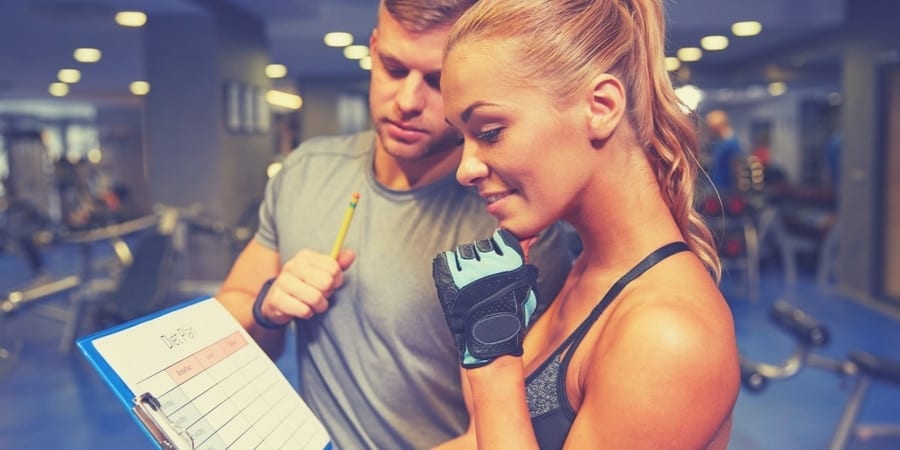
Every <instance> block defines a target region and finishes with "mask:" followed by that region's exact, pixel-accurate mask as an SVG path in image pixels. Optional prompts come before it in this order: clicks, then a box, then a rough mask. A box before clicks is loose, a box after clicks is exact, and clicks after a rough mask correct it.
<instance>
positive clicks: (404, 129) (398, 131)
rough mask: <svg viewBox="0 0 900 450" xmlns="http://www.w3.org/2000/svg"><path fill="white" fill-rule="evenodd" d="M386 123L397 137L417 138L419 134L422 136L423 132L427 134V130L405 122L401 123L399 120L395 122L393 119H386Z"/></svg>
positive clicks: (390, 131)
mask: <svg viewBox="0 0 900 450" xmlns="http://www.w3.org/2000/svg"><path fill="white" fill-rule="evenodd" d="M385 123H387V125H388V126H387V129H388V132H389V133H390V134H391V135H393V136H395V137H400V138H415V137H417V136H421V135H422V134H425V130H422V129H420V128H416V127H413V126H409V125H404V124H401V123H398V122H394V121H392V120H386V121H385Z"/></svg>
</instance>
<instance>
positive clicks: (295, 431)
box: [89, 298, 330, 450]
mask: <svg viewBox="0 0 900 450" xmlns="http://www.w3.org/2000/svg"><path fill="white" fill-rule="evenodd" d="M92 344H93V347H94V349H95V350H96V352H97V353H99V355H100V356H102V358H103V359H104V360H105V361H106V363H107V364H108V365H109V367H110V368H111V369H112V370H114V371H115V372H116V375H118V377H119V378H120V379H121V381H122V383H124V385H125V386H126V387H127V388H128V389H129V390H130V391H131V393H132V394H133V395H134V396H141V395H142V394H145V393H146V394H149V395H150V396H152V397H153V398H155V400H157V401H158V405H159V409H160V411H161V413H163V414H164V415H165V418H166V419H167V420H166V422H167V423H166V424H165V425H166V426H169V425H171V427H172V428H171V429H172V430H174V431H175V432H176V433H178V434H179V435H180V438H181V439H179V440H178V442H176V444H177V445H176V447H177V448H179V449H180V448H181V447H187V448H197V449H208V450H214V449H282V448H287V449H315V450H321V449H323V448H328V447H329V446H330V443H329V442H330V440H329V437H328V434H327V432H326V431H325V428H324V426H322V424H321V423H320V422H319V420H318V419H317V418H316V417H315V416H314V415H313V413H312V411H310V410H309V408H308V407H307V405H306V404H305V403H304V402H303V400H302V399H301V398H300V396H299V395H297V392H296V391H295V390H294V389H293V387H292V386H291V385H290V383H289V382H288V381H287V380H286V379H285V378H284V375H283V374H282V373H281V371H280V370H279V369H278V367H277V366H276V365H275V364H274V363H273V362H272V360H270V359H269V357H268V356H266V354H265V353H264V352H263V351H262V349H261V348H260V347H259V346H258V345H257V344H256V342H255V341H253V339H252V338H251V337H250V336H249V335H248V334H247V333H246V331H244V329H243V327H241V326H240V324H239V323H238V322H237V321H236V320H235V319H234V318H233V317H232V316H231V314H229V313H228V311H226V310H225V308H224V307H223V306H222V305H221V304H219V302H218V301H217V300H215V299H214V298H209V299H204V300H201V301H197V302H195V303H192V304H189V305H187V306H184V307H181V308H178V309H175V310H172V311H169V312H166V313H164V314H162V315H159V316H157V317H153V318H150V319H147V320H145V321H142V322H140V323H137V324H135V325H132V326H129V327H127V328H124V329H121V330H118V331H115V332H112V333H110V334H106V335H104V336H101V337H97V338H95V339H93V340H92ZM89 357H90V356H89ZM114 389H115V386H114Z"/></svg>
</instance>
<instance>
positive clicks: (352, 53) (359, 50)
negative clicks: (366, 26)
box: [344, 45, 369, 59]
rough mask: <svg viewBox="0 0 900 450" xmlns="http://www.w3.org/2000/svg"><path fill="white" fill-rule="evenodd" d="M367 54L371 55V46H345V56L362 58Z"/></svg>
mask: <svg viewBox="0 0 900 450" xmlns="http://www.w3.org/2000/svg"><path fill="white" fill-rule="evenodd" d="M366 56H369V47H366V46H365V45H350V46H348V47H344V58H347V59H362V58H364V57H366Z"/></svg>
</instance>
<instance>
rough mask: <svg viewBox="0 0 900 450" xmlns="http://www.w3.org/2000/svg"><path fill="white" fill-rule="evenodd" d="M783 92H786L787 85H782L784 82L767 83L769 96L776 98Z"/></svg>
mask: <svg viewBox="0 0 900 450" xmlns="http://www.w3.org/2000/svg"><path fill="white" fill-rule="evenodd" d="M785 92H787V85H786V84H784V82H781V81H776V82H774V83H769V95H771V96H773V97H778V96H779V95H782V94H784V93H785Z"/></svg>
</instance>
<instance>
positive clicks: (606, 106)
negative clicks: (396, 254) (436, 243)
mask: <svg viewBox="0 0 900 450" xmlns="http://www.w3.org/2000/svg"><path fill="white" fill-rule="evenodd" d="M663 17H664V11H663V8H662V5H661V2H660V1H659V0H593V1H591V0H567V1H564V0H480V1H479V2H478V3H477V4H476V5H475V6H474V7H473V8H472V9H470V10H469V11H468V12H467V13H466V14H465V15H463V17H462V18H461V19H460V20H459V21H458V22H457V24H456V25H455V26H454V28H453V30H452V31H451V36H450V40H449V43H448V47H447V51H446V53H445V59H444V66H443V70H442V79H441V89H442V92H443V95H444V105H445V112H446V116H447V118H448V121H449V122H450V123H451V124H452V125H453V126H454V127H456V128H457V129H458V130H459V132H460V134H461V135H462V137H463V156H462V160H461V162H460V165H459V168H458V171H457V178H458V180H459V181H460V182H461V183H463V184H465V185H471V186H474V187H476V188H477V189H478V190H479V192H480V194H481V195H482V196H483V197H484V198H485V200H486V201H487V209H488V211H489V212H490V213H492V214H493V215H494V216H495V217H497V219H498V220H499V225H500V227H501V228H502V229H504V230H505V231H503V232H498V233H496V234H495V236H494V237H493V239H492V240H485V241H479V242H476V243H474V244H469V245H465V246H460V247H458V248H457V250H456V251H455V252H445V253H443V254H441V255H438V257H436V258H435V281H436V285H437V287H438V292H439V294H440V297H441V302H442V306H443V307H444V309H445V314H447V319H448V323H449V324H450V328H451V331H452V332H453V333H454V334H455V335H456V340H457V344H458V346H459V347H460V357H461V362H462V366H463V374H464V375H463V380H464V383H466V388H465V389H466V394H467V399H466V401H467V405H468V406H469V409H470V413H471V417H472V422H471V425H470V427H469V430H468V431H467V432H466V433H465V434H464V435H462V436H460V437H459V438H457V439H455V440H453V441H450V442H448V443H446V444H445V446H446V447H447V448H456V447H460V448H471V447H475V446H476V445H477V446H478V448H516V449H519V448H538V447H540V448H560V447H565V448H575V449H583V448H604V449H611V448H621V449H643V448H647V449H662V448H665V449H673V448H677V449H724V448H726V446H727V444H728V439H729V433H730V429H731V413H732V409H733V407H734V403H735V400H736V398H737V394H738V390H739V385H740V380H739V378H740V375H739V368H738V367H739V365H738V351H737V347H736V343H735V335H734V327H733V322H732V317H731V313H730V310H729V308H728V305H727V304H726V302H725V300H724V298H723V297H722V294H721V293H720V291H719V289H718V287H717V279H718V277H719V274H720V267H719V262H718V259H717V257H716V254H715V250H714V248H713V246H712V238H711V236H710V233H709V230H708V229H707V228H706V226H705V225H704V224H703V221H702V219H701V217H700V216H699V215H698V214H697V212H696V211H694V209H693V208H692V204H693V196H694V191H693V187H694V185H695V183H694V182H695V178H696V175H697V171H698V162H697V157H696V152H697V139H696V136H695V130H694V127H693V125H692V121H691V119H690V117H688V116H687V115H685V114H684V113H683V112H682V110H681V109H680V107H681V105H680V103H679V101H678V100H677V98H676V96H675V94H674V92H673V90H672V86H671V83H670V80H669V78H668V74H667V72H666V69H665V68H664V65H663V61H664V53H663V50H664V37H665V26H664V19H663ZM560 219H561V220H564V221H566V222H568V223H569V224H571V225H572V226H573V227H574V229H575V230H576V231H577V232H578V235H579V237H580V238H581V241H582V243H583V250H582V253H581V254H580V255H579V257H578V259H577V260H576V262H575V264H574V266H573V269H572V271H571V273H570V275H569V276H568V278H567V280H566V284H565V285H564V287H563V289H562V291H561V292H560V294H559V295H558V296H557V297H556V299H555V300H554V302H553V304H552V305H551V306H550V308H549V309H548V310H547V311H546V312H544V313H543V314H542V315H541V316H540V318H539V319H537V320H536V321H535V322H534V323H532V324H530V326H529V323H528V322H529V320H530V318H529V313H528V311H529V305H530V303H531V302H532V301H533V300H532V299H531V294H530V291H528V290H527V289H525V290H523V289H512V288H510V289H506V288H505V287H504V286H505V285H504V283H507V282H508V283H510V286H512V285H513V284H515V283H519V284H518V285H517V286H519V287H521V286H522V285H523V284H522V283H525V285H527V284H529V283H531V281H532V280H533V273H532V272H531V271H530V270H522V268H523V267H527V266H521V267H518V266H517V264H516V263H515V261H513V262H512V263H511V264H507V263H510V260H509V258H510V255H513V256H514V258H513V259H516V258H517V257H515V255H516V253H510V252H509V251H508V250H510V249H513V250H516V251H519V250H520V249H519V244H518V243H516V242H506V241H505V240H506V239H507V238H506V237H505V236H508V234H505V233H506V232H507V231H508V232H509V233H511V234H512V235H515V236H516V237H517V238H518V239H519V240H521V247H522V248H523V249H524V253H525V255H526V259H527V249H528V246H529V244H530V243H531V242H533V241H534V240H535V236H537V235H538V234H539V233H540V232H541V230H543V229H545V228H546V227H548V226H549V225H550V224H551V223H553V222H555V221H557V220H560ZM454 258H455V259H454ZM454 261H455V264H454V263H453V262H454ZM472 269H474V272H475V273H474V274H473V271H472ZM513 269H515V270H513ZM504 270H507V271H505V272H504ZM467 271H468V272H467ZM478 271H481V273H480V274H479V273H478ZM501 272H502V273H501ZM498 274H499V275H498ZM498 276H499V277H500V278H498ZM503 277H506V278H503ZM501 279H502V280H507V281H502V280H501ZM501 285H503V286H501ZM526 287H527V286H526ZM482 291H483V292H482ZM501 291H502V293H504V294H503V295H505V296H506V297H503V295H501V296H500V297H503V298H505V300H503V299H501V301H506V300H509V299H510V298H514V299H515V300H516V301H515V302H514V303H509V302H507V303H505V305H506V306H504V305H500V304H499V303H496V304H489V303H490V302H491V301H494V297H496V296H497V295H499V294H500V293H501ZM476 294H477V295H480V297H479V298H478V299H476V300H472V299H471V297H473V296H477V295H476ZM464 297H466V298H464ZM467 302H468V303H467ZM476 303H477V306H472V307H469V306H467V305H468V304H472V305H475V304H476ZM485 305H488V306H489V307H488V308H486V310H488V312H487V313H483V312H479V311H476V309H477V308H481V307H484V306H485ZM509 305H512V306H509ZM507 306H509V308H508V309H504V308H506V307H507ZM592 311H593V314H592ZM512 315H515V316H517V317H518V319H517V320H518V322H515V321H513V322H515V323H513V325H511V328H509V329H510V330H512V331H511V333H513V334H510V335H508V336H507V335H505V334H504V333H506V332H507V331H508V330H507V329H505V328H503V327H504V326H505V324H507V323H509V322H504V320H499V319H498V317H500V318H503V317H506V318H508V317H512ZM473 317H474V318H473ZM485 318H490V319H491V320H493V321H492V322H490V325H491V326H489V327H488V326H483V327H481V328H480V330H482V331H488V333H487V334H485V336H488V335H489V336H490V339H494V341H492V342H490V343H489V344H491V345H493V344H494V343H501V344H502V345H500V344H498V346H495V347H493V349H494V350H497V349H500V348H502V347H504V346H505V345H506V344H505V343H507V342H517V341H520V340H521V339H520V338H521V334H520V335H516V334H515V332H516V328H517V326H522V328H524V326H528V327H529V329H528V331H527V335H526V336H525V337H524V342H520V343H521V345H520V346H518V347H516V346H515V345H513V346H512V347H509V348H505V349H501V350H498V351H496V352H494V353H491V351H492V350H488V351H485V352H481V353H479V351H478V349H476V347H477V346H479V345H481V344H485V342H483V339H482V337H477V336H476V337H473V336H474V335H476V334H477V333H476V331H475V330H476V329H478V325H479V324H481V325H485V324H487V323H488V321H487V319H485ZM482 320H483V321H482ZM479 321H480V322H479ZM475 322H477V323H475ZM517 324H518V325H517ZM504 330H506V331H504ZM480 339H482V340H480ZM490 339H489V340H490ZM488 347H490V346H488Z"/></svg>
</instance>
